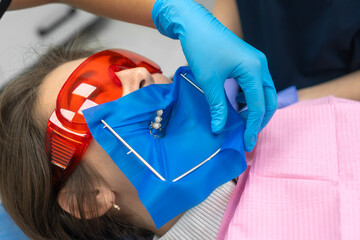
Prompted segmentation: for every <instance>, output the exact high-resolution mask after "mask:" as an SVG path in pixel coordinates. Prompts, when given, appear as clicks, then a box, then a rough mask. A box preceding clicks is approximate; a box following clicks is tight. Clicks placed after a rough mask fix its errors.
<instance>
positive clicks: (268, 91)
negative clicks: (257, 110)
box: [260, 72, 278, 131]
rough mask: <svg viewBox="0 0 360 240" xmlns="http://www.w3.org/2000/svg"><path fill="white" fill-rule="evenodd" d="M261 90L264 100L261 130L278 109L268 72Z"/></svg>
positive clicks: (273, 87) (274, 90) (272, 83)
mask: <svg viewBox="0 0 360 240" xmlns="http://www.w3.org/2000/svg"><path fill="white" fill-rule="evenodd" d="M263 90H264V98H265V115H264V119H263V121H262V124H261V130H262V129H263V128H264V127H265V126H266V124H268V122H269V121H270V119H271V118H272V116H273V115H274V113H275V111H276V109H277V107H278V101H277V94H276V89H275V86H274V82H273V81H272V79H271V76H270V73H269V72H267V73H265V79H264V88H263ZM261 130H260V131H261Z"/></svg>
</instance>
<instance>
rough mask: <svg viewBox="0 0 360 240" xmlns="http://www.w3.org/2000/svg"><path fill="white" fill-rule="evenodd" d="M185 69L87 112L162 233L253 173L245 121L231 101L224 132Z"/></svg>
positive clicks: (89, 121) (94, 129) (93, 131)
mask: <svg viewBox="0 0 360 240" xmlns="http://www.w3.org/2000/svg"><path fill="white" fill-rule="evenodd" d="M192 79H194V76H193V75H192V73H191V71H190V69H189V68H188V67H181V68H179V69H178V71H177V72H176V74H175V76H174V81H173V83H171V84H153V85H150V86H147V87H144V88H141V89H139V90H137V91H135V92H132V93H130V94H128V95H126V96H123V97H121V98H119V99H117V100H115V101H112V102H108V103H104V104H100V105H98V106H95V107H92V108H89V109H86V110H84V111H83V114H84V117H85V120H86V122H87V124H88V127H89V129H90V132H91V134H92V136H93V137H94V139H95V140H96V141H97V142H98V143H99V144H100V145H101V147H102V148H103V149H104V150H105V151H106V152H107V153H108V154H109V156H110V157H111V158H112V160H113V161H114V162H115V164H116V165H117V166H118V167H119V169H120V170H121V171H122V172H123V173H124V174H125V176H126V177H127V178H128V179H129V180H130V182H131V183H132V184H133V185H134V187H135V188H136V189H137V191H138V194H139V198H140V200H141V202H142V203H143V204H144V206H145V207H146V209H147V210H148V212H149V213H150V215H151V217H152V219H153V221H154V223H155V224H156V226H157V227H158V228H160V227H161V226H163V225H164V224H165V223H167V222H168V221H170V220H171V219H173V218H174V217H176V216H177V215H179V214H181V213H183V212H184V211H186V210H188V209H190V208H192V207H194V206H196V205H197V204H199V203H201V202H202V201H203V200H205V199H206V198H207V197H208V196H209V195H210V194H211V193H212V191H213V190H215V189H216V188H217V187H219V186H220V185H222V184H224V183H226V182H228V181H230V180H231V179H234V178H236V177H237V176H239V175H240V174H241V173H242V172H243V171H244V170H245V169H246V161H245V156H244V146H243V134H244V129H245V121H244V120H243V119H242V118H241V117H240V116H239V115H238V114H237V113H236V111H235V110H234V109H233V108H232V107H231V105H230V103H229V101H228V108H229V113H228V119H227V123H226V126H225V130H224V131H223V132H222V133H221V134H214V133H212V131H211V115H210V109H209V105H208V103H207V101H206V99H205V96H204V94H203V93H202V92H201V89H199V88H197V87H196V86H194V85H193V84H192Z"/></svg>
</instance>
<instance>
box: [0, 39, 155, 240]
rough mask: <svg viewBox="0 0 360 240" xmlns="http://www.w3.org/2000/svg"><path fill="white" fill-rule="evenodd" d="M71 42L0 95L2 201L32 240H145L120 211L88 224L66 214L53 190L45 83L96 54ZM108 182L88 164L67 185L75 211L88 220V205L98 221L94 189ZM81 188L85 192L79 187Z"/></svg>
mask: <svg viewBox="0 0 360 240" xmlns="http://www.w3.org/2000/svg"><path fill="white" fill-rule="evenodd" d="M75 42H76V41H75ZM80 45H81V44H78V43H71V44H67V45H66V46H62V47H55V48H53V49H51V50H49V51H48V52H47V53H46V54H45V55H44V56H42V57H41V58H40V60H39V61H38V62H37V63H36V64H35V65H34V66H32V67H31V68H29V69H27V70H26V71H25V72H23V73H22V74H21V75H20V76H19V77H16V78H15V79H13V80H12V81H10V82H9V83H8V84H7V85H6V86H5V87H3V89H2V91H1V94H0V198H1V200H2V203H3V205H4V208H5V209H6V211H7V212H8V213H9V214H10V216H11V217H12V218H13V220H14V221H15V223H16V224H17V225H18V226H19V227H20V228H21V229H22V231H24V233H25V234H26V235H27V236H29V237H30V238H32V239H36V240H41V239H61V240H64V239H87V240H89V239H143V238H144V236H146V235H148V234H149V233H148V232H147V231H145V230H143V229H140V228H136V227H134V226H131V225H130V224H129V223H128V221H126V219H125V218H124V216H119V214H118V213H117V212H116V210H110V211H109V212H107V213H106V214H105V215H103V216H101V217H98V218H94V219H90V220H86V219H84V218H82V219H77V218H75V217H73V216H71V215H70V214H68V213H66V212H65V211H64V210H62V209H61V207H60V206H59V205H58V203H57V199H56V196H54V194H53V192H52V187H51V182H52V181H51V175H52V173H51V168H50V163H49V159H48V156H47V153H46V149H45V134H46V126H45V125H44V124H40V120H39V117H37V116H36V114H35V110H34V108H35V104H36V100H37V93H38V89H39V86H40V84H41V83H42V81H43V79H44V78H45V76H46V75H47V74H48V73H50V72H51V71H52V70H54V69H55V68H56V67H58V66H60V65H61V64H63V63H65V62H68V61H72V60H76V59H80V58H84V57H88V56H90V55H91V54H93V52H92V51H85V50H82V49H80V48H79V46H80ZM99 181H103V180H102V179H101V178H100V176H99V175H98V174H97V172H96V171H95V170H93V169H91V168H89V167H88V166H86V165H85V164H81V161H80V164H79V165H78V166H77V167H76V169H75V170H74V172H73V173H72V175H71V176H70V177H69V178H68V180H67V182H66V187H67V189H70V191H73V192H75V193H76V194H74V199H71V200H70V203H69V204H70V205H71V204H72V209H79V212H80V215H81V216H84V208H85V206H83V204H80V203H84V202H85V205H87V206H93V210H94V215H93V216H97V213H96V211H97V208H96V206H97V204H96V191H95V189H94V186H96V185H97V182H99ZM79 186H81V188H79Z"/></svg>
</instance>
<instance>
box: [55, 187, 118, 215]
mask: <svg viewBox="0 0 360 240" xmlns="http://www.w3.org/2000/svg"><path fill="white" fill-rule="evenodd" d="M94 191H95V192H91V193H88V194H87V195H88V196H91V195H92V196H96V197H95V198H96V201H95V202H96V203H92V204H91V203H90V202H89V201H87V200H88V198H87V197H85V198H83V199H84V200H83V201H82V202H80V203H77V202H76V201H77V200H76V198H75V197H74V195H75V194H76V193H74V192H73V191H68V190H67V189H66V186H65V187H64V188H63V189H62V190H61V191H60V193H59V197H58V203H59V205H60V207H61V208H62V209H63V210H64V211H66V212H68V213H69V214H71V215H73V216H74V217H76V218H82V217H81V215H82V216H83V218H85V219H91V218H96V217H100V216H102V215H104V214H105V213H106V212H107V211H109V210H110V209H111V208H112V207H113V204H114V203H115V193H114V192H113V191H111V190H110V189H109V188H108V187H105V186H99V187H97V188H95V189H94ZM94 204H95V205H94ZM80 208H82V210H83V214H80V211H81V209H80ZM96 208H97V211H95V210H96Z"/></svg>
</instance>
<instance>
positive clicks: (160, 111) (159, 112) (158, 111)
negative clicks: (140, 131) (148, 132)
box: [156, 109, 164, 117]
mask: <svg viewBox="0 0 360 240" xmlns="http://www.w3.org/2000/svg"><path fill="white" fill-rule="evenodd" d="M163 113H164V111H163V110H162V109H160V110H157V111H156V115H158V116H159V117H160V116H162V115H163Z"/></svg>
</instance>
